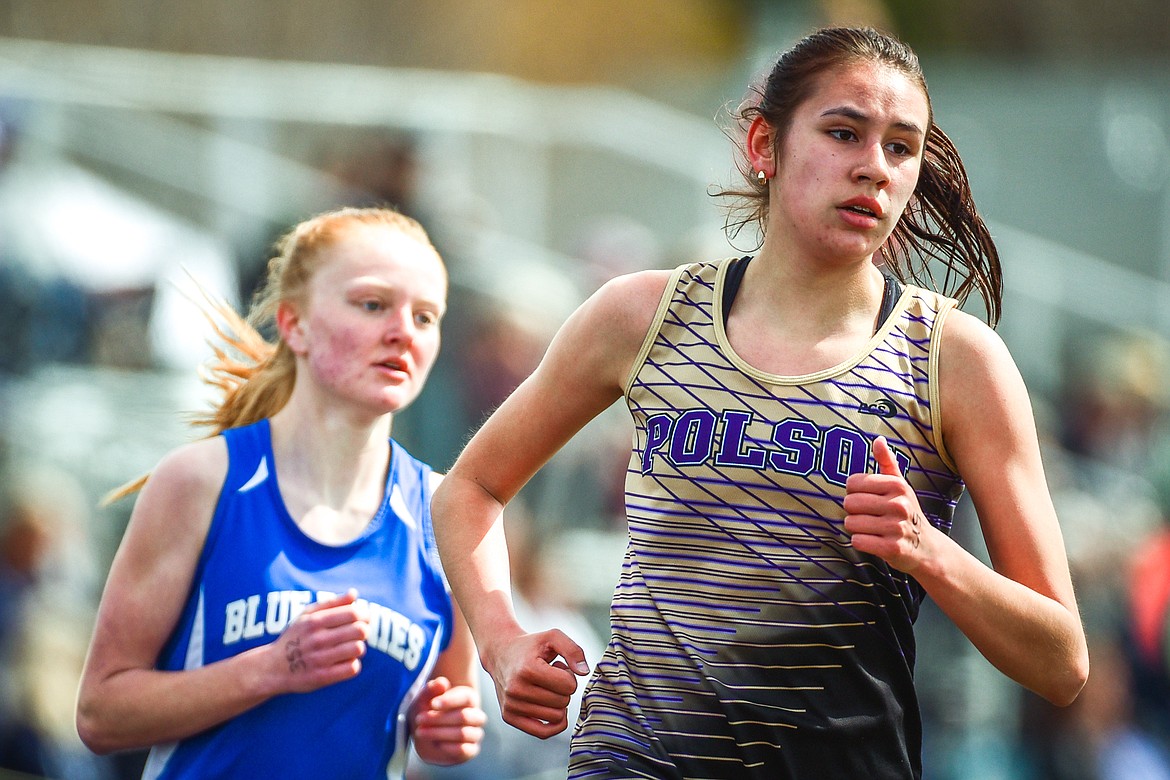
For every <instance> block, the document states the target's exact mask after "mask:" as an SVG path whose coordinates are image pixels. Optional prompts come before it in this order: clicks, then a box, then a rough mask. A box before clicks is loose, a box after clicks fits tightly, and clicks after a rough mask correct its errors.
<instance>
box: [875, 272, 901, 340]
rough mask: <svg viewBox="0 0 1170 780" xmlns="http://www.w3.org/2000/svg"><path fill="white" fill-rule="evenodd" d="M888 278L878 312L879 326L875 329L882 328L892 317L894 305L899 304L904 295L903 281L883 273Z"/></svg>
mask: <svg viewBox="0 0 1170 780" xmlns="http://www.w3.org/2000/svg"><path fill="white" fill-rule="evenodd" d="M883 276H885V278H886V289H885V291H884V292H883V293H882V308H881V310H880V311H879V312H878V318H877V327H876V328H874V330H875V331H876V330H880V329H881V327H882V325H884V324H885V323H886V320H888V319H889V318H890V314H892V313H893V311H894V307H895V306H896V305H897V304H898V299H899V298H901V297H902V283H901V282H899V281H898V280H897V279H895V278H894V277H892V276H890V275H889V274H883Z"/></svg>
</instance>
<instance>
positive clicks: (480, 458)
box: [451, 271, 669, 503]
mask: <svg viewBox="0 0 1170 780" xmlns="http://www.w3.org/2000/svg"><path fill="white" fill-rule="evenodd" d="M668 276H669V272H664V271H647V272H641V273H636V274H629V275H626V276H621V277H618V278H616V279H613V280H611V281H609V282H607V283H606V284H605V285H604V286H603V287H602V288H601V289H600V290H598V291H597V292H596V293H594V294H593V296H591V297H590V298H589V300H587V301H586V302H585V303H584V304H582V305H581V307H580V308H578V309H577V310H576V311H575V312H574V313H573V314H572V315H571V316H570V317H569V319H568V320H567V321H566V322H565V323H564V325H563V326H562V327H561V328H560V330H559V331H558V332H557V334H556V336H555V337H554V338H553V340H552V342H551V344H550V345H549V348H548V350H547V351H546V353H545V355H544V358H543V359H542V360H541V362H540V364H539V365H538V366H537V368H536V370H535V371H533V373H532V374H531V375H530V376H529V377H528V378H526V379H525V380H524V381H523V382H522V383H521V384H520V386H519V387H518V388H516V390H515V391H514V392H513V393H512V394H511V395H510V396H509V397H508V398H507V399H506V400H505V401H504V403H502V404H501V405H500V406H499V408H498V409H496V411H495V412H494V413H493V414H492V415H491V416H490V417H489V418H488V420H487V422H485V423H484V425H483V427H482V428H481V429H480V430H479V431H478V432H477V433H476V435H475V436H474V437H472V439H471V441H470V442H469V443H468V445H467V447H466V448H465V449H464V450H463V452H462V453H461V454H460V456H459V459H458V460H457V461H456V463H455V466H454V467H453V468H452V470H451V473H452V475H455V474H456V473H457V472H459V473H460V474H461V475H462V474H470V475H474V476H473V478H474V480H475V482H477V483H478V484H479V485H480V487H481V488H482V489H484V490H485V491H487V492H488V493H489V494H490V495H492V496H493V497H495V498H496V499H497V500H498V501H499V502H500V503H507V501H508V500H509V499H511V498H512V497H513V496H514V495H515V494H516V493H517V492H518V491H519V489H520V488H521V487H522V486H523V484H524V483H525V482H526V481H527V480H528V479H529V478H530V477H531V476H532V475H533V474H534V473H536V471H537V470H538V469H539V468H540V467H541V466H542V465H543V464H544V463H545V462H546V461H547V460H548V459H549V458H551V457H552V455H553V454H555V452H556V451H557V450H558V449H559V448H560V447H561V446H563V445H564V444H565V442H567V441H568V440H569V439H570V438H571V437H572V436H573V434H575V433H576V432H577V431H579V430H580V429H581V428H582V427H583V426H584V425H585V424H586V423H588V422H589V421H590V420H591V419H593V418H594V417H596V416H597V415H598V414H600V413H601V412H603V411H604V410H605V409H606V408H608V407H609V406H610V405H611V404H612V403H613V402H614V401H615V400H617V399H618V398H619V397H620V396H621V394H622V391H623V386H624V383H625V381H626V377H627V374H628V373H629V371H630V369H631V367H632V366H633V362H634V359H635V358H636V356H637V355H638V352H639V351H640V349H641V346H642V341H643V339H644V338H645V335H646V331H647V329H648V327H649V326H650V323H651V321H652V320H653V317H654V313H655V311H656V310H657V308H658V303H659V300H660V299H661V297H662V293H663V290H664V289H665V284H666V279H667V278H668Z"/></svg>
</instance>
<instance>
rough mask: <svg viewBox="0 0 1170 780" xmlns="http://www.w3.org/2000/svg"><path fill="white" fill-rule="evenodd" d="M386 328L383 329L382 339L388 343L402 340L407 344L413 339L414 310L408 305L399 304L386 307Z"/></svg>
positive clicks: (414, 327)
mask: <svg viewBox="0 0 1170 780" xmlns="http://www.w3.org/2000/svg"><path fill="white" fill-rule="evenodd" d="M387 312H388V314H387V316H386V328H385V330H384V331H383V334H382V337H383V340H384V341H386V342H387V343H389V344H393V343H396V342H404V343H407V344H409V343H410V342H411V341H412V340H414V336H415V331H416V329H417V326H416V325H415V321H414V310H413V309H412V308H411V307H409V306H399V307H397V308H394V309H388V310H387Z"/></svg>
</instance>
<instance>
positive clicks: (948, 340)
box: [941, 309, 1015, 372]
mask: <svg viewBox="0 0 1170 780" xmlns="http://www.w3.org/2000/svg"><path fill="white" fill-rule="evenodd" d="M1005 363H1006V364H1007V365H1010V366H1012V367H1014V366H1015V361H1014V360H1013V359H1012V356H1011V353H1009V352H1008V348H1007V345H1006V344H1004V342H1003V339H1002V338H1000V335H999V334H998V333H996V332H995V331H994V330H993V329H992V328H991V327H990V326H988V325H987V323H985V322H984V321H983V320H981V319H979V318H977V317H973V316H971V315H970V314H968V313H967V312H965V311H960V310H957V309H956V310H953V311H951V312H950V313H949V314H948V315H947V318H946V321H945V322H944V324H943V332H942V357H941V367H942V368H944V369H949V370H951V371H964V372H966V371H974V372H981V371H985V370H988V369H993V368H997V367H998V368H1002V367H1003V365H1004V364H1005Z"/></svg>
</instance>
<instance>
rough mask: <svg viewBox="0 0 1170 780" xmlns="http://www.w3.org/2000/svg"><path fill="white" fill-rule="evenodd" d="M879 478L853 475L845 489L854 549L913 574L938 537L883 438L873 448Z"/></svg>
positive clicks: (847, 529)
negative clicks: (935, 535)
mask: <svg viewBox="0 0 1170 780" xmlns="http://www.w3.org/2000/svg"><path fill="white" fill-rule="evenodd" d="M873 455H874V459H875V460H876V461H877V466H878V473H877V474H851V475H850V476H849V479H848V480H847V481H846V483H845V513H846V514H845V530H846V531H847V532H848V533H849V534H850V535H851V538H852V542H853V548H854V549H855V550H858V551H860V552H865V553H870V554H872V555H876V556H878V557H879V558H881V559H882V560H884V561H886V562H887V563H889V564H890V565H891V566H893V567H894V568H896V569H899V570H900V571H904V572H906V573H907V574H912V573H913V572H914V570H915V569H916V568H918V566H920V565H921V564H922V562H923V561H924V560H925V559H926V558H927V557H929V554H930V549H931V541H932V539H933V536H934V534H935V533H936V532H937V530H938V529H936V528H935V527H934V526H932V525H931V524H930V523H929V522H927V520H926V516H925V515H923V513H922V508H921V507H920V506H919V504H918V496H916V495H915V494H914V489H913V488H911V487H910V484H909V483H908V482H906V480H905V479H904V478H903V477H902V472H901V470H900V469H899V468H898V462H897V461H896V460H895V459H894V453H893V451H892V450H891V449H890V445H889V443H888V442H887V441H886V439H885V437H884V436H879V437H878V438H877V439H875V440H874V443H873Z"/></svg>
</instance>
